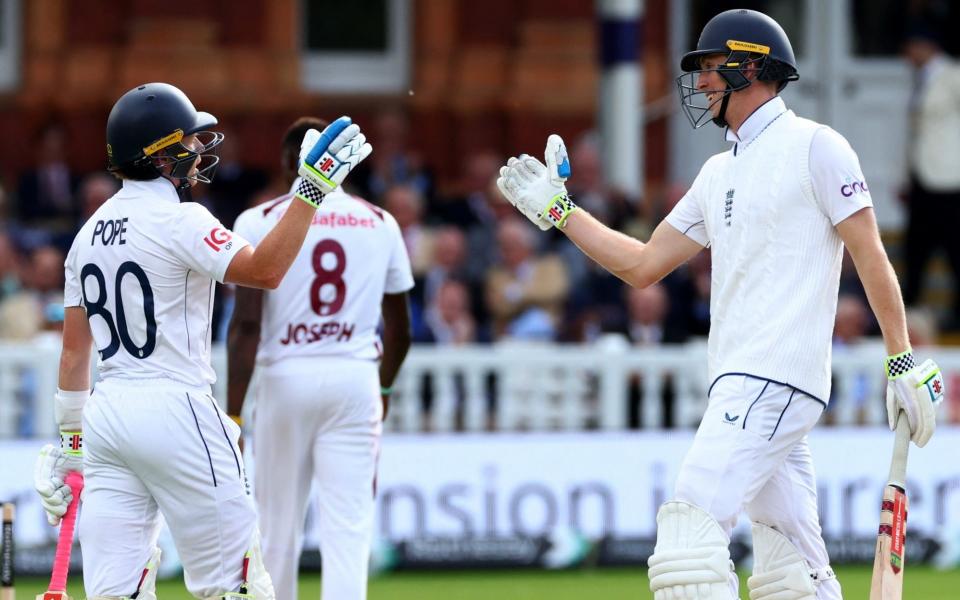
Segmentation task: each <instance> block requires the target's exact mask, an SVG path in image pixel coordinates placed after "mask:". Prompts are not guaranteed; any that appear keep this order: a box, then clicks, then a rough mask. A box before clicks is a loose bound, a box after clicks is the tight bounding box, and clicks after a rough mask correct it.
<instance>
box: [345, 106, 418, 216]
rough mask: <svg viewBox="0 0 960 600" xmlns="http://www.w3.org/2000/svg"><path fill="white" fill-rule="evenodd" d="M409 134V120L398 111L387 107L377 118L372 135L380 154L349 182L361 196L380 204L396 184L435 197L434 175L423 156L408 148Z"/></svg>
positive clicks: (372, 158)
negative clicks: (425, 163)
mask: <svg viewBox="0 0 960 600" xmlns="http://www.w3.org/2000/svg"><path fill="white" fill-rule="evenodd" d="M407 133H408V118H407V115H406V113H404V112H403V111H402V110H400V109H399V108H388V109H387V110H385V111H383V112H381V113H380V114H379V115H377V118H376V122H375V123H374V127H373V134H372V135H371V136H370V139H371V140H373V143H374V144H376V147H377V151H376V152H374V153H373V154H371V155H370V158H368V159H367V160H365V161H363V163H361V164H360V166H359V167H357V169H356V171H355V172H354V174H353V175H356V177H354V176H353V175H351V176H350V180H349V181H350V183H351V185H352V186H354V187H355V189H356V190H357V193H358V194H359V195H360V196H363V197H364V198H367V199H369V200H370V201H371V202H375V203H377V204H380V202H377V201H378V200H381V199H383V197H384V195H385V194H386V193H387V190H389V189H390V188H392V187H394V186H397V185H403V186H409V187H411V188H413V189H414V190H416V191H417V193H418V194H419V195H420V196H421V197H422V198H425V199H429V198H431V197H432V196H433V176H432V175H431V173H430V171H429V170H428V169H427V168H426V166H425V165H424V161H423V158H422V157H421V156H420V154H419V153H417V152H415V151H413V150H412V149H411V148H410V147H409V143H408V140H407Z"/></svg>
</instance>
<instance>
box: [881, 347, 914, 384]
mask: <svg viewBox="0 0 960 600" xmlns="http://www.w3.org/2000/svg"><path fill="white" fill-rule="evenodd" d="M885 364H886V368H887V379H896V378H897V377H900V376H901V375H903V374H904V373H906V372H907V371H909V370H910V369H912V368H914V367H915V366H917V363H916V362H915V361H914V360H913V352H912V351H910V350H907V351H906V352H901V353H900V354H894V355H893V356H888V357H887V360H886V363H885Z"/></svg>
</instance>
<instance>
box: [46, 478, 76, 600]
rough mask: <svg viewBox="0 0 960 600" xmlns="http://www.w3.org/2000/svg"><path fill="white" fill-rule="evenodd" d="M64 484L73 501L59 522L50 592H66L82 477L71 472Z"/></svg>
mask: <svg viewBox="0 0 960 600" xmlns="http://www.w3.org/2000/svg"><path fill="white" fill-rule="evenodd" d="M66 484H67V485H68V486H70V492H71V493H72V494H73V499H72V500H71V501H70V506H68V507H67V513H66V514H65V515H63V520H62V521H61V522H60V539H59V540H58V541H57V553H56V555H54V557H53V574H52V575H51V576H50V591H51V592H65V591H67V573H68V572H69V571H70V552H71V550H73V530H74V526H75V525H76V524H77V507H78V506H79V505H80V492H81V491H82V490H83V475H81V474H80V473H77V472H76V471H71V472H70V473H68V474H67V481H66Z"/></svg>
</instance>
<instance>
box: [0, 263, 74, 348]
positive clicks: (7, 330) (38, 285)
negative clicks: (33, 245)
mask: <svg viewBox="0 0 960 600" xmlns="http://www.w3.org/2000/svg"><path fill="white" fill-rule="evenodd" d="M64 258H65V257H64V254H63V252H61V251H60V250H59V249H57V248H56V247H54V246H41V247H39V248H37V249H36V250H34V251H33V252H32V253H31V254H30V259H29V261H28V265H27V267H26V268H25V269H24V270H23V274H22V278H23V283H24V287H23V289H22V290H20V291H19V292H16V293H14V294H12V295H10V296H8V297H7V298H5V299H4V300H3V302H0V339H5V340H29V339H32V338H33V337H34V336H35V335H36V334H37V333H39V332H40V331H42V330H44V328H45V326H46V325H47V322H48V321H50V320H51V312H49V311H48V309H49V306H50V305H51V304H58V305H60V306H63V262H64Z"/></svg>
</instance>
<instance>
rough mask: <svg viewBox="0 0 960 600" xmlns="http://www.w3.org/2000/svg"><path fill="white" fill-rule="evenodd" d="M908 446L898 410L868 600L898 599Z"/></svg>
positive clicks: (904, 532) (903, 548) (903, 417)
mask: <svg viewBox="0 0 960 600" xmlns="http://www.w3.org/2000/svg"><path fill="white" fill-rule="evenodd" d="M909 449H910V424H909V423H907V415H906V414H904V413H903V411H900V415H899V417H898V418H897V431H896V438H895V441H894V444H893V458H892V459H891V460H890V477H889V479H888V481H887V487H886V488H884V490H883V503H882V504H881V508H880V530H879V531H878V532H877V550H876V555H875V557H874V560H873V579H872V581H871V583H870V600H901V598H902V597H903V567H904V558H905V554H906V545H905V540H906V535H907V491H906V479H907V452H908V451H909Z"/></svg>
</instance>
